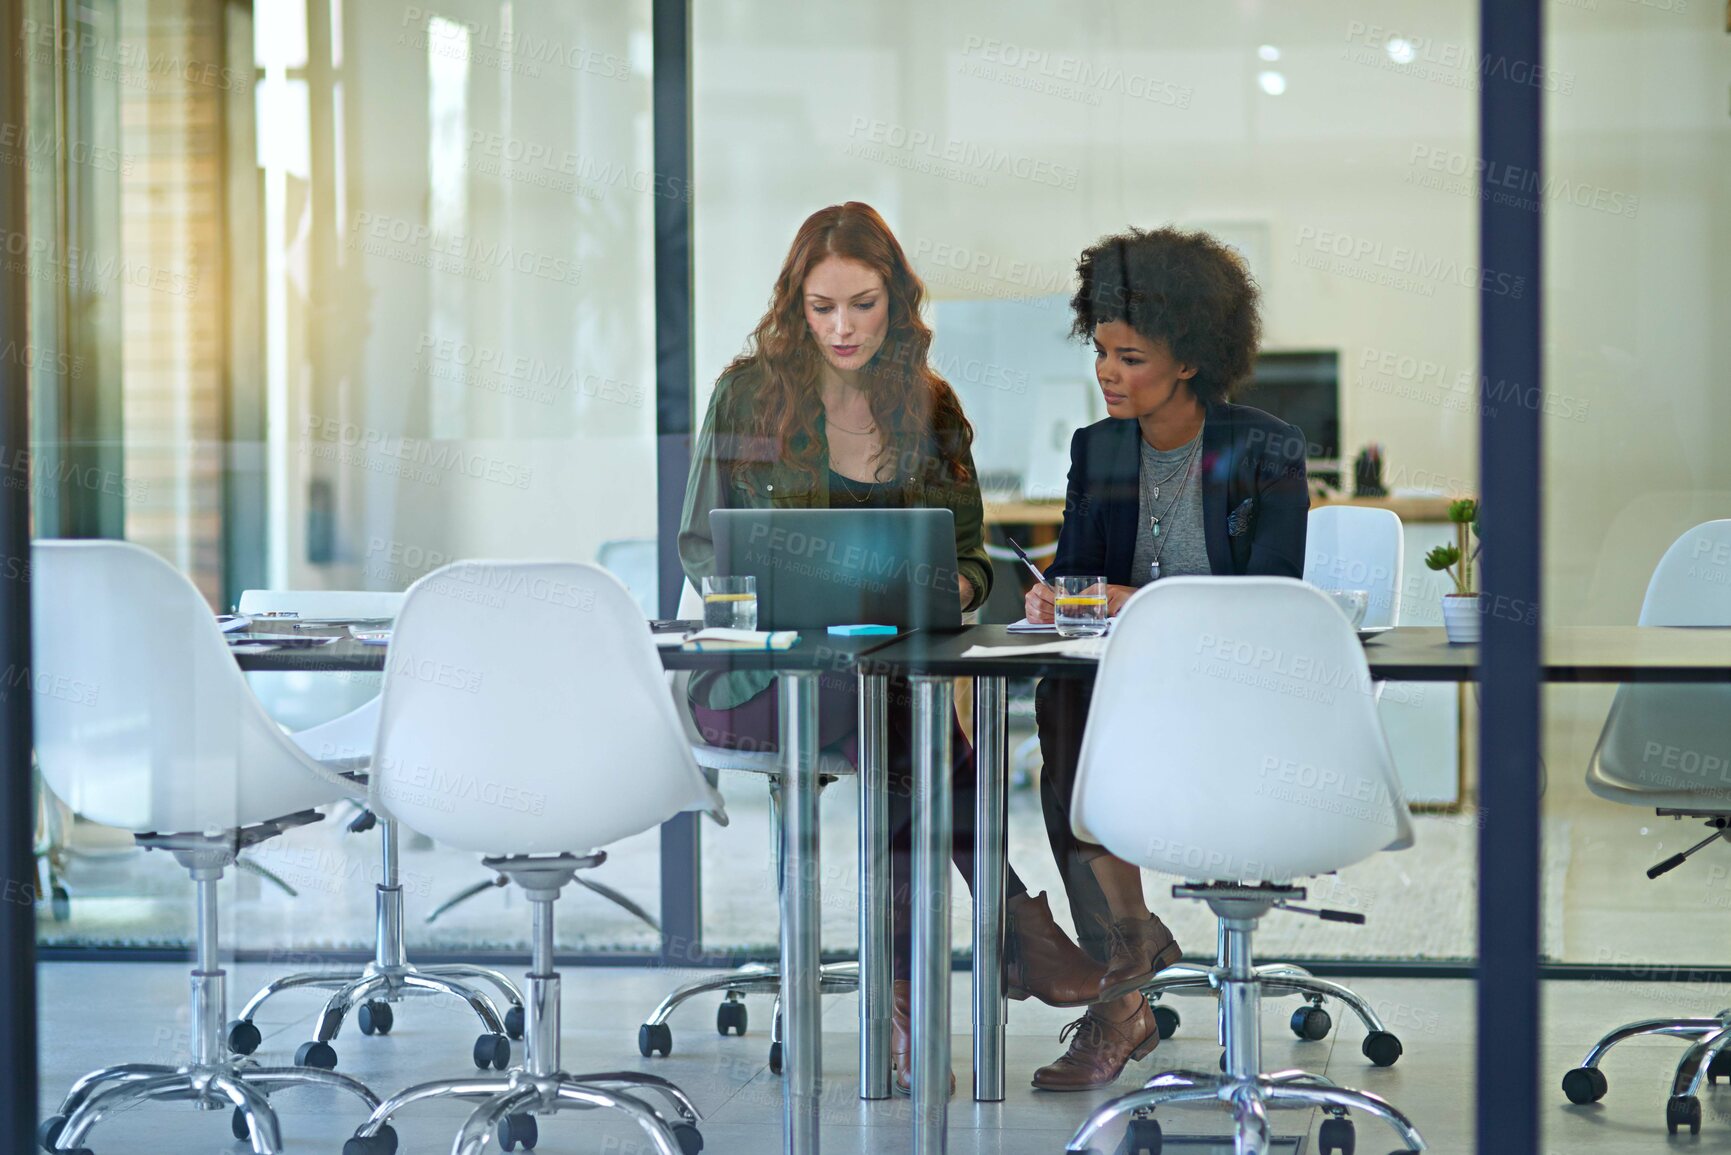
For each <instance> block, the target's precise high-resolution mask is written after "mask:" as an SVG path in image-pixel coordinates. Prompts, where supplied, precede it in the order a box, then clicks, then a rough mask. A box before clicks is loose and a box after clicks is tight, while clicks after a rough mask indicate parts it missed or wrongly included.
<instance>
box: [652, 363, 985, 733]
mask: <svg viewBox="0 0 1731 1155" xmlns="http://www.w3.org/2000/svg"><path fill="white" fill-rule="evenodd" d="M752 387H753V383H752V382H751V381H750V380H749V379H748V378H747V377H746V375H745V374H738V373H736V374H732V375H730V376H725V377H723V378H722V379H721V380H720V381H719V382H717V384H716V386H715V394H714V396H713V397H711V398H710V400H709V412H708V414H706V415H705V417H704V419H703V430H702V432H701V433H699V434H698V437H697V444H696V445H695V446H693V447H692V451H691V476H690V478H689V480H687V482H686V485H685V510H684V513H683V514H682V515H681V517H680V520H679V561H680V564H681V565H683V566H684V567H685V576H686V577H688V578H690V579H691V584H692V585H694V586H701V585H702V581H703V578H705V577H707V576H709V575H711V574H713V573H715V535H714V533H713V532H712V531H711V530H710V526H709V513H710V511H711V510H714V509H772V508H773V509H828V508H829V453H828V449H827V447H825V449H824V451H823V452H822V453H821V454H820V456H819V458H818V463H817V478H816V481H815V483H814V482H813V481H811V480H809V479H807V478H804V477H802V476H801V475H800V474H799V473H798V472H797V471H796V470H794V469H793V468H792V467H790V466H789V465H787V464H786V463H785V462H783V461H781V460H779V459H778V456H777V447H776V446H775V445H774V444H766V443H765V442H764V439H762V438H758V437H756V436H755V435H753V434H751V433H749V432H746V431H745V430H743V429H741V428H739V425H740V424H741V422H740V421H739V416H740V414H741V413H742V412H744V411H746V410H747V408H748V406H749V405H750V402H751V390H752ZM929 448H930V451H931V452H932V455H933V456H935V442H934V443H933V444H932V445H931V446H930V447H929ZM742 460H743V461H746V462H749V463H750V464H749V465H748V466H747V467H746V469H745V470H744V471H743V474H744V475H743V476H736V473H735V470H734V468H733V467H734V465H735V464H736V463H737V462H740V461H742ZM964 463H965V464H966V465H967V469H968V478H967V480H966V481H949V480H944V481H937V482H934V481H933V480H932V479H931V478H930V477H926V476H920V474H921V473H922V472H923V471H920V470H916V471H914V473H913V474H911V475H909V476H906V477H904V478H902V482H903V484H904V486H905V487H906V495H907V500H906V504H907V506H908V507H909V508H942V509H948V510H949V511H950V512H951V513H953V514H954V515H955V519H956V569H957V570H958V571H959V572H960V573H961V575H962V576H963V577H965V578H967V579H968V584H969V585H971V586H973V589H974V596H973V600H972V601H970V602H969V603H968V605H966V606H964V607H963V608H964V609H970V610H971V609H976V608H978V607H979V606H981V605H983V604H985V601H986V597H987V595H989V594H990V593H991V590H992V567H991V563H990V562H989V561H987V559H986V547H985V539H984V520H985V509H984V507H983V505H982V504H981V502H980V484H979V480H978V477H977V476H976V475H975V473H974V461H973V457H972V455H969V456H967V457H966V458H965V459H964ZM773 680H774V675H773V674H770V673H768V672H766V671H759V670H739V671H733V672H731V673H726V674H721V675H711V676H709V677H704V676H701V675H700V676H698V677H695V678H693V679H692V680H691V697H692V700H693V701H695V702H699V703H702V704H704V705H707V706H709V707H711V708H713V709H718V710H727V709H732V708H733V707H735V706H738V705H740V704H741V703H743V702H745V701H747V700H748V699H750V698H752V697H755V696H756V695H757V694H759V693H761V692H762V691H763V690H764V688H765V687H767V686H768V685H769V684H770V683H771V682H772V681H773Z"/></svg>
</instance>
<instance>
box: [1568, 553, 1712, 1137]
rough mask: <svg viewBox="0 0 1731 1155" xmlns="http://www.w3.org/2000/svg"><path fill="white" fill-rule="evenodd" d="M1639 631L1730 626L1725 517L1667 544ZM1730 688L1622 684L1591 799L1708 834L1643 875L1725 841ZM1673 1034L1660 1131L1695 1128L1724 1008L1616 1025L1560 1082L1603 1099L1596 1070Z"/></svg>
mask: <svg viewBox="0 0 1731 1155" xmlns="http://www.w3.org/2000/svg"><path fill="white" fill-rule="evenodd" d="M1640 624H1641V625H1643V626H1654V627H1658V626H1693V627H1718V628H1725V627H1728V626H1731V519H1728V520H1722V521H1709V522H1704V523H1703V524H1701V525H1698V526H1696V527H1695V528H1693V529H1691V530H1689V531H1688V532H1687V533H1685V534H1683V536H1681V537H1679V538H1678V539H1677V540H1676V541H1675V542H1673V543H1672V544H1671V547H1670V548H1669V549H1667V550H1666V551H1665V555H1664V556H1663V557H1662V558H1660V559H1659V564H1658V565H1657V566H1656V567H1655V568H1654V570H1653V576H1652V578H1651V579H1650V580H1649V581H1648V583H1647V596H1646V599H1645V600H1644V601H1643V602H1642V603H1641V617H1640ZM1728 750H1731V686H1724V685H1694V686H1689V685H1680V686H1661V685H1642V684H1640V683H1635V684H1631V685H1626V686H1620V687H1618V689H1617V696H1616V697H1615V698H1614V699H1613V700H1612V702H1611V711H1610V714H1609V715H1608V716H1607V717H1606V718H1605V728H1604V730H1603V731H1602V732H1601V733H1600V735H1599V744H1598V746H1597V747H1596V748H1595V749H1594V751H1593V757H1592V761H1591V762H1589V763H1588V765H1587V786H1588V788H1589V789H1590V790H1592V792H1593V793H1594V794H1597V795H1598V796H1599V797H1601V798H1605V799H1608V800H1610V801H1612V802H1619V803H1622V804H1623V805H1625V806H1643V807H1652V808H1653V810H1654V811H1655V813H1657V814H1658V815H1659V816H1660V817H1661V818H1672V819H1676V820H1679V821H1680V820H1682V819H1685V818H1702V819H1705V820H1706V823H1707V826H1708V828H1709V829H1710V830H1711V831H1712V833H1710V834H1709V835H1708V836H1707V837H1706V838H1704V839H1702V840H1701V841H1700V842H1699V843H1697V844H1695V845H1694V846H1691V847H1690V848H1689V849H1687V850H1685V851H1683V852H1682V853H1680V854H1674V855H1672V856H1671V857H1670V858H1668V859H1666V860H1665V861H1664V862H1661V863H1659V864H1658V865H1657V866H1654V867H1653V868H1652V869H1650V870H1648V871H1647V877H1648V878H1658V877H1659V876H1660V875H1661V874H1665V873H1667V872H1669V871H1671V870H1674V869H1675V868H1677V867H1679V866H1681V865H1682V864H1683V862H1684V860H1685V859H1687V858H1688V857H1689V856H1690V855H1692V854H1694V853H1695V852H1696V851H1699V850H1703V849H1705V848H1706V847H1708V846H1710V845H1712V844H1713V843H1715V842H1718V841H1719V840H1720V839H1722V838H1726V837H1727V836H1728V834H1731V762H1727V760H1726V758H1725V752H1726V751H1728ZM1641 1035H1671V1036H1674V1037H1676V1038H1682V1039H1688V1040H1691V1045H1690V1046H1689V1048H1688V1050H1686V1051H1684V1052H1683V1057H1682V1058H1681V1059H1679V1060H1678V1061H1677V1069H1676V1072H1675V1074H1674V1075H1673V1076H1672V1079H1671V1096H1670V1099H1669V1100H1668V1101H1667V1102H1666V1104H1665V1126H1666V1129H1667V1130H1668V1131H1669V1132H1670V1133H1672V1134H1675V1133H1676V1132H1677V1130H1678V1128H1680V1127H1687V1128H1689V1131H1690V1133H1691V1134H1697V1133H1699V1132H1700V1130H1701V1100H1700V1099H1699V1098H1698V1095H1699V1093H1700V1089H1701V1082H1702V1080H1703V1079H1705V1080H1706V1081H1707V1082H1708V1083H1709V1084H1711V1083H1713V1082H1715V1081H1716V1080H1717V1079H1718V1078H1719V1077H1720V1076H1727V1077H1731V1010H1722V1011H1720V1012H1719V1013H1718V1014H1716V1015H1712V1016H1709V1017H1703V1018H1692V1019H1679V1018H1671V1019H1645V1020H1642V1021H1640V1022H1634V1023H1628V1024H1625V1025H1624V1026H1621V1027H1618V1028H1617V1029H1616V1030H1614V1031H1612V1032H1610V1033H1609V1034H1607V1035H1606V1036H1605V1037H1604V1038H1602V1039H1600V1040H1599V1041H1598V1042H1597V1043H1595V1044H1594V1045H1593V1049H1592V1050H1590V1051H1588V1052H1587V1057H1586V1060H1585V1061H1584V1062H1583V1063H1582V1064H1581V1065H1580V1066H1579V1067H1576V1068H1575V1069H1574V1070H1572V1071H1570V1072H1569V1073H1568V1074H1566V1075H1564V1076H1563V1093H1564V1094H1566V1095H1567V1096H1568V1097H1569V1100H1570V1101H1571V1102H1574V1103H1593V1102H1597V1101H1598V1100H1600V1099H1602V1098H1604V1097H1605V1092H1606V1090H1607V1089H1608V1084H1607V1083H1606V1080H1605V1073H1604V1071H1603V1070H1602V1069H1600V1066H1599V1064H1600V1062H1601V1061H1602V1060H1603V1059H1604V1057H1605V1052H1606V1051H1609V1050H1610V1049H1611V1048H1612V1047H1614V1046H1616V1045H1617V1044H1618V1043H1621V1042H1623V1041H1624V1040H1625V1039H1633V1038H1636V1037H1638V1036H1641Z"/></svg>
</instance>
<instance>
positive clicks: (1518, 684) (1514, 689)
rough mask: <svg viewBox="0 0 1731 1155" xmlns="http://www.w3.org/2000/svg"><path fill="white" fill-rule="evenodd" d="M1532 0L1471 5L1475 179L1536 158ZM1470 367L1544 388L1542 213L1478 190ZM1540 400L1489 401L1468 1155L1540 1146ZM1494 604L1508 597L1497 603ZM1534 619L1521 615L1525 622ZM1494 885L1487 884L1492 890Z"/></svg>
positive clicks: (1534, 166)
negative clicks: (1477, 66) (1475, 25)
mask: <svg viewBox="0 0 1731 1155" xmlns="http://www.w3.org/2000/svg"><path fill="white" fill-rule="evenodd" d="M1542 10H1543V5H1542V3H1541V0H1480V5H1479V38H1480V59H1481V60H1482V61H1483V62H1484V67H1483V68H1482V69H1481V72H1482V74H1483V87H1482V88H1481V95H1480V103H1479V143H1480V152H1481V155H1482V157H1483V160H1484V165H1483V167H1482V168H1481V170H1480V171H1481V173H1482V174H1487V175H1484V176H1481V178H1480V179H1481V181H1485V180H1487V179H1488V174H1490V173H1492V172H1509V171H1523V172H1526V173H1529V174H1531V177H1532V179H1533V180H1535V181H1537V179H1538V177H1539V173H1540V169H1541V167H1542V164H1543V143H1544V142H1543V130H1542V125H1543V113H1544V90H1543V88H1542V86H1540V85H1537V84H1533V83H1530V82H1529V83H1519V82H1517V80H1516V79H1514V78H1515V77H1524V78H1527V79H1528V80H1529V81H1530V79H1531V77H1532V76H1535V75H1538V74H1539V73H1540V66H1541V64H1542V61H1543V49H1544V44H1543V36H1544V20H1543V11H1542ZM1480 205H1481V209H1480V226H1479V253H1480V265H1481V277H1482V279H1481V282H1480V285H1481V293H1480V307H1479V349H1480V353H1479V369H1480V372H1481V373H1483V374H1484V375H1485V379H1486V380H1487V381H1492V382H1514V383H1518V384H1520V385H1521V386H1522V387H1523V389H1534V390H1536V389H1540V388H1542V386H1543V381H1542V372H1543V364H1542V349H1543V329H1542V310H1541V305H1542V299H1543V298H1542V294H1543V288H1542V282H1541V273H1542V270H1541V267H1540V256H1541V239H1542V229H1543V225H1544V218H1543V216H1542V212H1541V211H1540V210H1532V209H1528V208H1526V207H1524V206H1523V207H1516V206H1514V205H1511V204H1503V203H1500V202H1499V200H1498V198H1495V197H1490V196H1483V197H1481V198H1480ZM1541 412H1542V407H1541V406H1531V407H1529V406H1525V405H1498V406H1495V407H1494V408H1493V407H1491V406H1485V407H1484V408H1483V410H1482V412H1481V414H1480V421H1479V494H1480V499H1481V500H1482V501H1483V503H1484V509H1485V518H1484V522H1483V529H1484V538H1483V541H1484V554H1483V558H1484V564H1483V567H1482V569H1481V574H1482V577H1483V585H1482V587H1481V588H1482V592H1483V594H1484V595H1485V596H1484V598H1483V600H1482V601H1481V603H1480V609H1481V620H1482V626H1483V628H1482V632H1481V637H1482V643H1481V653H1480V662H1479V671H1480V674H1479V676H1480V681H1481V683H1482V687H1483V689H1482V692H1481V694H1480V703H1481V704H1480V713H1479V765H1480V771H1479V782H1480V787H1479V790H1480V795H1479V800H1480V806H1481V815H1480V816H1481V818H1482V819H1483V822H1482V825H1481V827H1480V834H1479V974H1478V1047H1477V1092H1478V1099H1477V1103H1478V1120H1477V1140H1478V1145H1477V1150H1478V1151H1479V1152H1480V1155H1494V1153H1497V1152H1505V1151H1507V1152H1521V1153H1522V1155H1525V1153H1527V1152H1532V1151H1537V1150H1539V1131H1540V1122H1539V1121H1540V1118H1541V1116H1542V1112H1539V1111H1535V1110H1534V1109H1533V1104H1534V1103H1535V1102H1537V1101H1539V1098H1538V1097H1539V1094H1540V1087H1539V1044H1540V1032H1539V1016H1540V1003H1539V924H1540V918H1541V911H1540V879H1539V863H1540V837H1541V834H1542V829H1541V826H1540V799H1539V776H1538V765H1539V755H1540V750H1541V741H1542V733H1541V728H1540V711H1541V706H1542V701H1541V697H1540V695H1541V691H1542V685H1541V681H1540V673H1541V671H1540V650H1539V647H1540V641H1541V633H1542V631H1541V628H1540V625H1539V620H1538V617H1537V614H1538V610H1537V607H1538V606H1539V584H1540V568H1539V567H1540V558H1541V549H1540V544H1541V538H1540V532H1541V517H1540V515H1541V512H1542V509H1541V495H1540V477H1541V474H1540V470H1541V466H1542V462H1543V458H1542V457H1541V438H1540V434H1539V415H1540V413H1541ZM1497 607H1508V609H1507V610H1506V611H1501V610H1498V608H1497ZM1529 615H1530V616H1529ZM1493 882H1494V885H1493Z"/></svg>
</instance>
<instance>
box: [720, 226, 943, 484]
mask: <svg viewBox="0 0 1731 1155" xmlns="http://www.w3.org/2000/svg"><path fill="white" fill-rule="evenodd" d="M832 256H834V257H841V258H843V259H844V260H850V261H857V262H859V263H860V264H862V265H865V266H866V267H867V268H870V269H872V270H873V271H874V272H876V273H877V274H878V275H879V276H881V277H882V278H883V282H884V287H885V289H886V290H887V296H888V298H889V328H888V331H887V332H886V333H885V335H884V341H883V344H882V346H880V347H879V349H878V351H877V353H876V354H875V355H874V356H873V357H872V359H871V360H870V361H869V362H867V364H866V366H865V368H864V370H863V371H862V375H863V384H864V388H865V393H866V396H867V398H868V399H869V401H870V403H871V410H872V418H873V419H874V420H875V421H876V422H877V425H878V428H879V429H881V430H883V431H884V433H885V440H884V461H890V462H894V463H895V472H894V474H893V477H894V478H896V479H897V480H901V479H905V478H907V477H909V476H912V475H918V474H923V475H924V476H926V477H927V478H928V479H931V480H938V479H940V478H941V479H947V480H950V481H965V480H967V478H968V476H969V470H968V465H967V463H968V460H969V457H968V454H969V449H970V447H971V446H972V444H973V439H974V430H973V426H972V425H970V424H969V423H968V419H967V417H966V415H964V414H963V412H962V403H961V401H960V400H959V399H958V398H957V397H956V393H955V390H953V389H951V388H950V385H949V383H948V382H947V381H945V380H944V379H943V378H942V377H940V376H939V375H938V374H937V373H936V372H935V371H934V370H933V369H932V367H931V366H930V364H928V362H927V358H928V355H929V353H930V351H931V347H932V331H931V329H930V328H928V327H927V325H926V323H925V321H924V319H923V318H921V316H920V305H921V303H922V302H923V301H924V300H925V293H926V289H925V285H924V284H923V283H922V282H921V281H920V279H919V277H918V276H916V275H915V273H914V271H913V267H912V266H911V265H909V263H908V259H907V255H906V254H905V253H904V252H903V251H902V246H901V244H900V243H899V242H898V241H897V240H896V238H895V234H894V233H892V232H890V229H889V226H888V225H886V224H885V223H884V219H883V218H882V217H881V216H879V215H878V213H877V210H875V209H873V208H872V207H871V206H870V205H868V204H864V203H862V202H860V201H848V202H847V203H846V204H839V205H830V206H829V207H828V208H823V209H819V210H818V211H817V212H815V213H813V214H811V216H809V217H807V218H806V219H805V223H804V224H802V225H800V227H799V232H798V233H797V234H796V235H795V236H794V238H793V245H792V246H791V247H790V248H789V249H788V252H787V259H786V260H785V261H783V262H782V266H781V273H780V275H779V276H777V277H776V279H775V289H774V291H773V293H772V294H771V296H770V302H769V310H768V311H767V312H765V313H764V315H763V319H762V320H760V321H759V322H758V323H757V328H755V329H754V330H752V334H751V338H750V340H749V341H748V342H747V344H746V351H745V352H744V353H742V354H741V355H740V356H738V357H736V358H734V360H733V363H732V364H730V365H729V366H728V367H727V373H726V375H727V376H734V375H738V376H739V377H740V378H741V379H742V380H750V381H752V382H754V385H755V387H754V388H752V389H750V390H747V391H743V392H744V395H742V396H741V397H740V399H739V400H740V405H739V408H738V412H737V414H736V416H737V417H738V419H739V420H738V424H737V425H736V426H735V427H736V428H738V429H739V430H740V431H741V432H742V433H745V434H746V436H747V437H748V438H750V440H751V441H753V442H756V443H757V444H760V445H764V446H766V447H767V446H771V445H773V446H775V447H776V451H777V457H778V458H779V459H780V460H781V461H783V462H786V463H788V464H790V465H791V466H792V467H793V468H794V469H795V470H796V471H797V472H798V473H799V474H801V475H803V476H805V477H806V479H807V480H808V481H811V482H813V483H815V482H816V480H817V475H818V469H819V462H820V461H821V460H822V458H823V455H824V449H823V446H824V441H823V438H822V437H821V436H820V428H821V424H822V420H823V398H822V396H821V394H820V393H819V390H818V379H819V378H818V374H819V371H820V369H821V366H822V363H823V355H822V353H821V352H820V351H819V349H818V345H817V341H816V340H815V339H814V338H813V336H812V334H811V330H810V328H809V326H808V325H807V323H806V317H805V305H804V297H805V281H806V278H807V277H808V276H810V274H811V271H812V269H814V268H816V267H817V265H818V264H819V263H821V262H822V261H823V260H825V259H826V258H828V257H832ZM746 464H747V463H746V462H744V461H736V462H735V468H736V470H739V471H740V472H741V475H742V476H743V471H744V467H745V465H746ZM880 468H881V463H880Z"/></svg>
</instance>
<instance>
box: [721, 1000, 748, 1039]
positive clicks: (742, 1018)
mask: <svg viewBox="0 0 1731 1155" xmlns="http://www.w3.org/2000/svg"><path fill="white" fill-rule="evenodd" d="M745 1024H746V1012H745V1004H744V1003H743V1002H741V1001H740V1000H739V997H738V996H737V995H731V994H730V995H728V996H727V1001H726V1002H724V1003H722V1004H721V1005H720V1006H719V1007H716V1008H715V1030H716V1033H718V1034H720V1035H722V1036H723V1037H725V1036H726V1035H728V1034H729V1033H730V1032H731V1033H732V1034H735V1035H742V1036H743V1035H744V1034H745Z"/></svg>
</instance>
